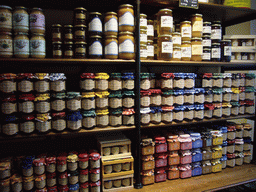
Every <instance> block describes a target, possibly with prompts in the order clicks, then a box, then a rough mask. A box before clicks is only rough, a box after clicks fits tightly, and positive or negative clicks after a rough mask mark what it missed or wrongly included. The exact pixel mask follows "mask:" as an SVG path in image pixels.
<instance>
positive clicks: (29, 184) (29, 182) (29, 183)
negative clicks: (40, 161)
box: [23, 176, 35, 191]
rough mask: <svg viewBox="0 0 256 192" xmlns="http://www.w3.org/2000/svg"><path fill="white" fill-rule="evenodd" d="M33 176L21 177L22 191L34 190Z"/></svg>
mask: <svg viewBox="0 0 256 192" xmlns="http://www.w3.org/2000/svg"><path fill="white" fill-rule="evenodd" d="M34 180H35V178H34V176H29V177H23V189H24V190H27V191H29V190H32V189H33V188H34Z"/></svg>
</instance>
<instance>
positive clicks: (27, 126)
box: [20, 121, 35, 133]
mask: <svg viewBox="0 0 256 192" xmlns="http://www.w3.org/2000/svg"><path fill="white" fill-rule="evenodd" d="M34 130H35V123H34V122H33V121H27V122H24V123H20V131H22V132H24V133H31V132H32V131H34Z"/></svg>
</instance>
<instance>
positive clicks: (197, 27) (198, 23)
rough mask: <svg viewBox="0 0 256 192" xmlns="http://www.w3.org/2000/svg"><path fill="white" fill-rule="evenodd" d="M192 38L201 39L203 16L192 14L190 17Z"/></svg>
mask: <svg viewBox="0 0 256 192" xmlns="http://www.w3.org/2000/svg"><path fill="white" fill-rule="evenodd" d="M191 24H192V37H193V38H194V37H197V38H202V35H203V15H201V14H198V13H197V14H194V15H192V17H191Z"/></svg>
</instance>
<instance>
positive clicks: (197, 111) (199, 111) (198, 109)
mask: <svg viewBox="0 0 256 192" xmlns="http://www.w3.org/2000/svg"><path fill="white" fill-rule="evenodd" d="M194 107H195V108H194V119H195V120H203V119H204V105H203V104H199V105H194Z"/></svg>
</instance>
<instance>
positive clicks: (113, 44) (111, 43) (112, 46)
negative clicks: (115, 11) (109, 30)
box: [104, 35, 118, 59]
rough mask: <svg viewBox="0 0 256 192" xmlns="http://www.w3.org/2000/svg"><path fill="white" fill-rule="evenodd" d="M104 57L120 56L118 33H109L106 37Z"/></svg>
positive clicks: (114, 57) (115, 57)
mask: <svg viewBox="0 0 256 192" xmlns="http://www.w3.org/2000/svg"><path fill="white" fill-rule="evenodd" d="M104 57H105V59H117V58H118V41H117V36H116V35H108V36H106V37H105V48H104Z"/></svg>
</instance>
